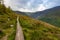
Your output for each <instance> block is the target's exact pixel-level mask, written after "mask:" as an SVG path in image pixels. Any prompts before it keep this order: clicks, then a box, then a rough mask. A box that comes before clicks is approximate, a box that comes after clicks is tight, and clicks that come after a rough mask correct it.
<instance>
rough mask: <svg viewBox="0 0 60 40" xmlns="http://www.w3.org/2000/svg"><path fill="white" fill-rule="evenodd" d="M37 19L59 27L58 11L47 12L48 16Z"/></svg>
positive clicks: (59, 14) (59, 16) (59, 12)
mask: <svg viewBox="0 0 60 40" xmlns="http://www.w3.org/2000/svg"><path fill="white" fill-rule="evenodd" d="M38 19H39V20H42V21H45V22H47V23H50V24H52V25H55V26H58V27H60V10H57V11H52V12H48V14H45V15H44V16H41V17H38Z"/></svg>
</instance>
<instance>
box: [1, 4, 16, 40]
mask: <svg viewBox="0 0 60 40" xmlns="http://www.w3.org/2000/svg"><path fill="white" fill-rule="evenodd" d="M15 30H16V14H15V13H14V12H12V10H11V9H10V8H6V7H5V6H4V5H1V4H0V39H1V38H2V37H3V36H5V35H8V40H13V37H14V36H12V35H13V34H15Z"/></svg>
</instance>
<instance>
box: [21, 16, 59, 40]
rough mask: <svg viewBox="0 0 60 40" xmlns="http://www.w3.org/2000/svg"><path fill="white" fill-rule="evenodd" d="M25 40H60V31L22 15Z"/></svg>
mask: <svg viewBox="0 0 60 40" xmlns="http://www.w3.org/2000/svg"><path fill="white" fill-rule="evenodd" d="M20 24H21V26H22V28H23V32H24V38H25V40H60V36H59V35H60V29H59V28H58V27H55V26H51V25H48V23H47V24H46V23H45V22H42V21H38V20H34V19H31V18H29V17H27V16H22V15H20Z"/></svg>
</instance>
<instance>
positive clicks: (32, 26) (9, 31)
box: [0, 4, 60, 40]
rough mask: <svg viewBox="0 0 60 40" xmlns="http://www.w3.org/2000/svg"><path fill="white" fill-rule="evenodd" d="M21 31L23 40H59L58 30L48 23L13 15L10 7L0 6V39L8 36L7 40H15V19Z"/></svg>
mask: <svg viewBox="0 0 60 40" xmlns="http://www.w3.org/2000/svg"><path fill="white" fill-rule="evenodd" d="M17 16H19V22H20V25H21V27H22V29H23V33H24V38H25V40H60V28H58V27H55V26H53V25H50V24H48V23H45V22H42V21H39V20H35V19H32V18H30V17H28V16H23V15H20V14H16V13H14V12H13V11H12V10H11V9H10V7H9V8H6V7H5V6H4V5H1V4H0V39H1V38H3V37H4V36H5V35H8V40H15V34H16V23H17V22H16V19H17Z"/></svg>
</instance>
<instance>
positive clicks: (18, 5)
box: [4, 0, 60, 12]
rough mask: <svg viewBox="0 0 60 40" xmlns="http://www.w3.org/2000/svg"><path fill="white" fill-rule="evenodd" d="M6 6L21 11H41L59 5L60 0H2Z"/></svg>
mask: <svg viewBox="0 0 60 40" xmlns="http://www.w3.org/2000/svg"><path fill="white" fill-rule="evenodd" d="M4 3H5V5H6V7H8V6H10V7H11V8H12V10H15V11H22V12H36V11H43V10H46V9H49V8H53V7H56V6H60V0H4Z"/></svg>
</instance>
